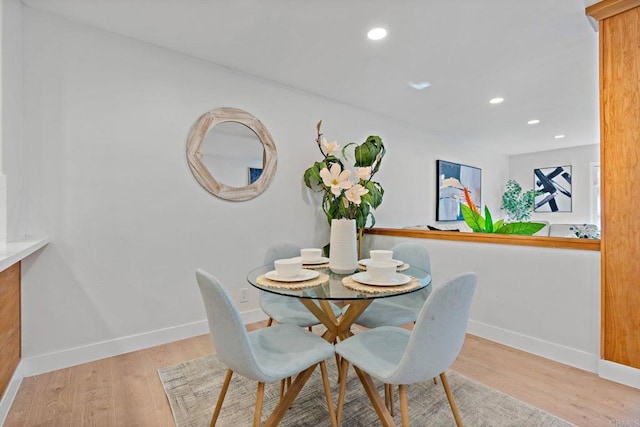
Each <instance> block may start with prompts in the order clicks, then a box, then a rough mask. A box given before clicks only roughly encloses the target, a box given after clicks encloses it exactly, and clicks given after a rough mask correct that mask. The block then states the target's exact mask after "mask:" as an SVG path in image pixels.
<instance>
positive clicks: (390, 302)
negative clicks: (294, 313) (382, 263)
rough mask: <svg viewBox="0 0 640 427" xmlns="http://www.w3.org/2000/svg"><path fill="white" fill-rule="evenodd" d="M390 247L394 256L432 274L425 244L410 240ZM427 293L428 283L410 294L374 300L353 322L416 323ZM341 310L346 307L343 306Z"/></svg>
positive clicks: (368, 324) (372, 324) (373, 325)
mask: <svg viewBox="0 0 640 427" xmlns="http://www.w3.org/2000/svg"><path fill="white" fill-rule="evenodd" d="M391 250H392V251H393V258H394V259H397V260H400V261H404V262H405V263H407V264H409V265H411V266H413V267H416V268H419V269H420V270H423V271H426V272H427V273H431V262H430V260H429V252H428V251H427V248H425V247H424V246H422V245H420V244H418V243H411V242H407V243H398V244H397V245H395V246H394V247H393V248H391ZM430 292H431V286H427V287H425V288H423V289H421V290H419V291H416V292H412V293H410V294H406V295H399V296H397V297H388V298H379V299H376V300H374V301H373V302H372V303H371V304H370V305H369V307H367V309H366V310H365V311H364V312H363V313H362V314H361V315H360V317H358V320H356V321H355V323H357V324H358V325H361V326H364V327H365V328H377V327H379V326H401V325H404V324H405V323H411V322H415V321H416V319H417V318H418V313H420V310H421V309H422V306H423V305H424V302H425V301H426V300H427V297H428V296H429V293H430ZM344 310H346V307H345V308H343V311H344Z"/></svg>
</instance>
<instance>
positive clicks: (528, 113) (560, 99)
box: [23, 0, 599, 154]
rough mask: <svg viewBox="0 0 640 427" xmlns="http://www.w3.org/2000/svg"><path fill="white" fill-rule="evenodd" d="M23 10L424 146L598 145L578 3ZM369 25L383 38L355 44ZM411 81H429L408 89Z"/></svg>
mask: <svg viewBox="0 0 640 427" xmlns="http://www.w3.org/2000/svg"><path fill="white" fill-rule="evenodd" d="M23 1H24V3H25V4H27V5H28V6H30V7H34V8H39V9H44V10H48V11H51V12H53V13H56V14H59V15H63V16H65V17H68V18H69V19H71V20H74V21H79V22H83V23H86V24H88V25H91V26H95V27H98V28H102V29H105V30H107V31H111V32H114V33H118V34H123V35H125V36H128V37H131V38H134V39H138V40H143V41H146V42H149V43H152V44H154V45H158V46H163V47H166V48H169V49H172V50H176V51H179V52H184V53H186V54H188V55H192V56H195V57H198V58H202V59H205V60H208V61H210V62H213V63H216V64H220V65H223V66H225V67H228V68H231V69H235V70H239V71H241V72H245V73H248V74H251V75H254V76H259V77H261V78H264V79H267V80H271V81H274V82H277V83H279V84H282V85H286V86H290V87H294V88H298V89H301V90H304V91H307V92H310V93H314V94H317V95H320V96H323V97H327V98H331V99H334V100H337V101H340V102H343V103H346V104H351V105H354V106H358V107H361V108H364V109H366V110H369V111H372V112H376V113H379V114H382V115H384V116H388V117H392V118H395V119H398V120H402V121H404V122H408V123H412V124H414V125H416V126H419V127H421V128H422V129H424V130H425V141H427V140H428V138H429V135H430V134H435V135H439V136H440V137H441V138H444V139H445V140H449V141H460V142H463V143H469V144H475V145H479V146H482V147H485V148H487V149H490V150H495V151H499V152H503V153H506V154H518V153H524V152H532V151H541V150H550V149H555V148H564V147H571V146H577V145H586V144H595V143H598V140H599V136H598V85H597V76H598V59H597V43H598V41H597V33H596V32H594V30H593V29H592V27H591V26H590V24H589V22H588V20H587V18H586V16H585V13H584V8H585V3H593V1H589V0H586V1H584V0H298V1H294V0H235V1H231V0H227V1H223V0H208V1H207V0H23ZM373 26H383V27H385V28H387V30H388V32H389V35H388V37H387V38H386V39H384V40H382V41H379V42H372V41H370V40H368V39H367V38H366V32H367V31H368V29H370V28H371V27H373ZM420 80H426V81H429V82H431V83H432V84H433V86H432V87H429V88H427V89H424V90H422V91H416V90H415V89H412V88H411V87H409V85H408V82H410V81H420ZM497 96H500V97H503V98H505V101H504V103H502V104H500V105H490V104H489V103H488V101H489V99H490V98H493V97H497ZM534 118H537V119H540V121H541V122H540V124H538V125H535V126H532V125H527V121H528V120H530V119H534ZM371 132H375V130H371ZM557 134H565V135H566V137H565V138H563V139H554V135H557Z"/></svg>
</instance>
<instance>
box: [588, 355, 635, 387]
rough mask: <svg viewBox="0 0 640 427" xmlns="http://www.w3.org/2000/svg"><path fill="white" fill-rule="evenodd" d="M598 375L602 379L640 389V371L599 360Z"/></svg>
mask: <svg viewBox="0 0 640 427" xmlns="http://www.w3.org/2000/svg"><path fill="white" fill-rule="evenodd" d="M598 375H600V378H604V379H607V380H611V381H615V382H617V383H620V384H624V385H628V386H629V387H635V388H637V389H640V369H636V368H632V367H631V366H626V365H621V364H619V363H615V362H610V361H608V360H599V361H598Z"/></svg>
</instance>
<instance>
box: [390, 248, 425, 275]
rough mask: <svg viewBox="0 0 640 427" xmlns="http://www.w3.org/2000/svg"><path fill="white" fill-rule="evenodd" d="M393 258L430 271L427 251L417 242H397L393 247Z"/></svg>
mask: <svg viewBox="0 0 640 427" xmlns="http://www.w3.org/2000/svg"><path fill="white" fill-rule="evenodd" d="M391 250H392V251H393V258H394V259H397V260H400V261H404V262H406V263H407V264H409V265H412V266H414V267H417V268H419V269H420V270H424V271H426V272H427V273H431V261H430V260H429V251H427V248H425V247H424V246H422V245H420V244H418V243H411V242H405V243H398V244H397V245H395V246H394V247H393V248H391Z"/></svg>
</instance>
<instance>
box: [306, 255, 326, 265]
mask: <svg viewBox="0 0 640 427" xmlns="http://www.w3.org/2000/svg"><path fill="white" fill-rule="evenodd" d="M328 262H329V258H327V257H323V256H321V257H320V259H318V260H316V261H305V260H304V259H303V260H302V265H318V264H326V263H328Z"/></svg>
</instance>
